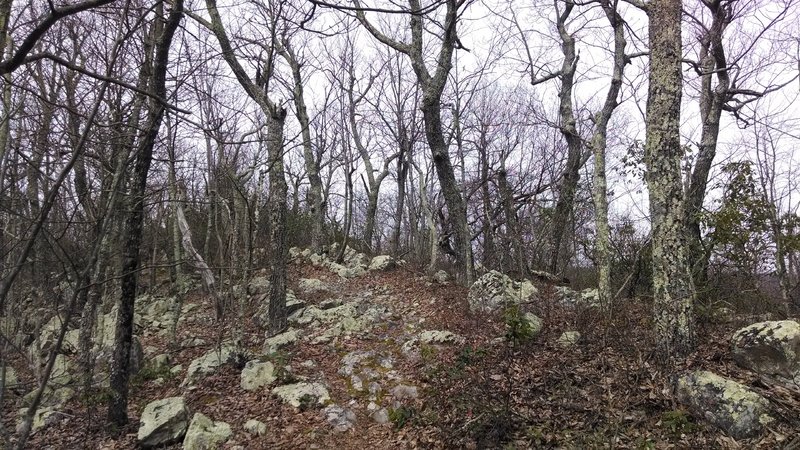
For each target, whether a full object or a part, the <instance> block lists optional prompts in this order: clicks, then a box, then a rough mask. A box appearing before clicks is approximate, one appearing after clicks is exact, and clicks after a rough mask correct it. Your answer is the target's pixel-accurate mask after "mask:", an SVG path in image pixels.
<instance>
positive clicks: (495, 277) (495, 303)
mask: <svg viewBox="0 0 800 450" xmlns="http://www.w3.org/2000/svg"><path fill="white" fill-rule="evenodd" d="M537 294H538V290H537V289H536V287H535V286H534V285H533V284H532V283H531V282H530V281H523V282H517V281H513V280H512V279H511V278H509V277H508V276H507V275H504V274H502V273H500V272H498V271H496V270H492V271H490V272H488V273H486V274H485V275H483V276H482V277H480V278H478V280H477V281H476V282H475V283H473V284H472V286H471V287H470V288H469V294H468V296H467V300H468V301H469V308H470V310H471V311H472V312H484V313H495V312H498V311H500V310H502V309H503V308H505V307H507V306H509V305H513V304H519V303H522V302H527V301H530V300H531V299H533V298H534V297H535V296H536V295H537Z"/></svg>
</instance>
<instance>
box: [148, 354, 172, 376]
mask: <svg viewBox="0 0 800 450" xmlns="http://www.w3.org/2000/svg"><path fill="white" fill-rule="evenodd" d="M169 363H170V359H169V355H168V354H166V353H161V354H160V355H156V356H154V357H153V358H152V359H151V360H150V369H151V370H152V371H154V372H161V371H164V370H169Z"/></svg>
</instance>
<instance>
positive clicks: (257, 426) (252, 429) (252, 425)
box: [243, 419, 267, 436]
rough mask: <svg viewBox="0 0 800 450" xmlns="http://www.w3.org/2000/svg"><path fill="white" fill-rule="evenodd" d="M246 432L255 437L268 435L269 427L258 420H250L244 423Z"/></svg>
mask: <svg viewBox="0 0 800 450" xmlns="http://www.w3.org/2000/svg"><path fill="white" fill-rule="evenodd" d="M243 428H244V431H246V432H248V433H250V434H252V435H253V436H263V435H265V434H267V425H266V424H265V423H264V422H262V421H260V420H256V419H250V420H248V421H247V422H245V423H244V426H243Z"/></svg>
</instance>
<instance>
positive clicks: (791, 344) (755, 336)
mask: <svg viewBox="0 0 800 450" xmlns="http://www.w3.org/2000/svg"><path fill="white" fill-rule="evenodd" d="M732 344H733V359H734V361H736V363H737V364H739V365H740V366H742V367H745V368H748V369H750V370H753V371H755V372H758V373H763V374H767V375H778V376H781V377H785V378H788V379H790V380H794V381H795V382H800V323H798V322H795V321H793V320H780V321H770V322H759V323H755V324H752V325H750V326H747V327H744V328H742V329H740V330H739V331H737V332H736V333H735V334H734V335H733V339H732Z"/></svg>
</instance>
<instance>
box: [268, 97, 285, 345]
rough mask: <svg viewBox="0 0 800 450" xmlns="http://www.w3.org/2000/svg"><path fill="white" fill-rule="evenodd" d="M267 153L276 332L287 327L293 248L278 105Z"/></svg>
mask: <svg viewBox="0 0 800 450" xmlns="http://www.w3.org/2000/svg"><path fill="white" fill-rule="evenodd" d="M267 120H268V122H267V153H268V154H269V161H270V171H269V199H268V201H269V205H270V209H269V214H270V222H271V224H270V225H271V226H270V250H271V252H270V254H271V255H272V257H271V262H270V270H271V271H270V276H269V328H268V331H267V333H268V334H269V335H275V334H278V333H280V332H282V331H283V330H284V329H286V319H287V314H286V265H287V264H288V262H289V248H288V247H287V246H286V231H287V230H286V195H287V191H288V187H287V185H286V177H285V175H284V168H283V127H284V124H285V122H286V110H284V109H276V111H274V112H273V113H272V114H270V115H269V116H268V118H267Z"/></svg>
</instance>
